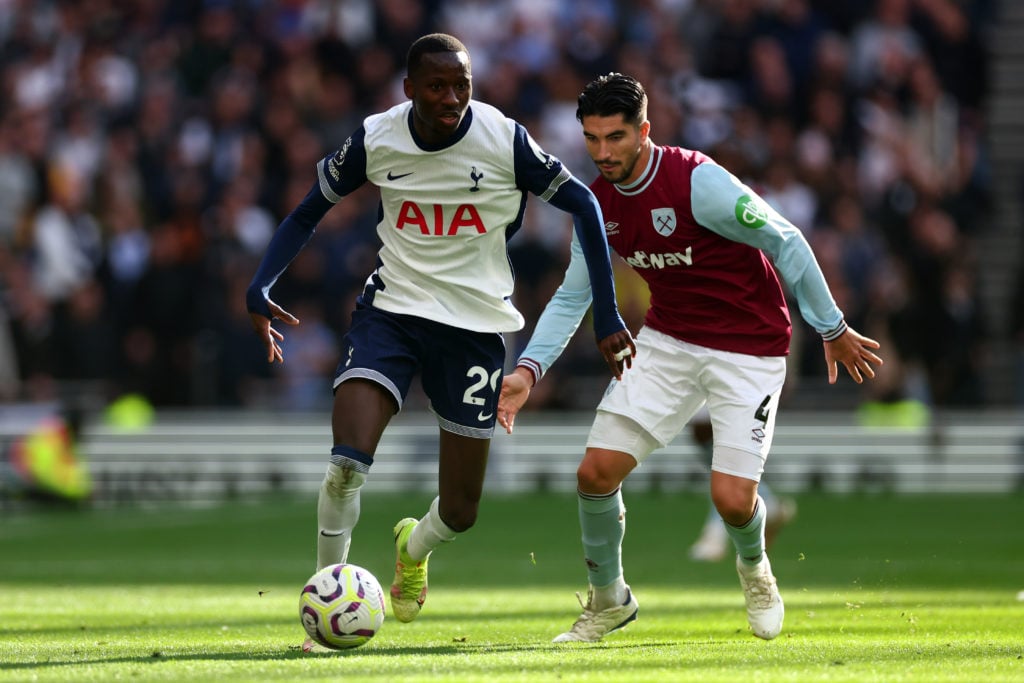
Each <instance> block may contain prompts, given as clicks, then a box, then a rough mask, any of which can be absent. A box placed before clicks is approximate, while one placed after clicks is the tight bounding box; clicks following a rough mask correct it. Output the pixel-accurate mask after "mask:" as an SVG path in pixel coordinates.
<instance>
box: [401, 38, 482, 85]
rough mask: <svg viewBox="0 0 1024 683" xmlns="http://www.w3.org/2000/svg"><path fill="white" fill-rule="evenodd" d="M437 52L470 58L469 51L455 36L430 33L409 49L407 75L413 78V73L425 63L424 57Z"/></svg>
mask: <svg viewBox="0 0 1024 683" xmlns="http://www.w3.org/2000/svg"><path fill="white" fill-rule="evenodd" d="M436 52H465V53H466V57H467V58H468V57H469V50H467V49H466V46H465V45H463V44H462V41H461V40H459V39H458V38H456V37H455V36H451V35H448V34H447V33H428V34H427V35H425V36H423V37H421V38H417V39H416V42H414V43H413V44H412V45H411V46H410V47H409V53H408V54H407V55H406V57H405V73H406V75H407V76H412V74H413V72H414V71H416V69H418V68H420V64H421V63H422V62H423V55H429V54H434V53H436Z"/></svg>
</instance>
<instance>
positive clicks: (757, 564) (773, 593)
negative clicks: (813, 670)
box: [705, 353, 785, 639]
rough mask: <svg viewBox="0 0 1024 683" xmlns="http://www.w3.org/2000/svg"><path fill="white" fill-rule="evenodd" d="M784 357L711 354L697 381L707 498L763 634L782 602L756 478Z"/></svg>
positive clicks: (753, 622)
mask: <svg viewBox="0 0 1024 683" xmlns="http://www.w3.org/2000/svg"><path fill="white" fill-rule="evenodd" d="M784 378H785V360H784V359H781V358H759V357H754V356H745V355H742V354H724V353H721V354H717V355H716V356H715V358H714V359H713V360H712V361H711V362H709V364H708V371H707V373H706V374H705V385H706V386H707V387H708V389H709V397H708V409H709V412H710V415H711V420H712V423H713V425H714V434H715V445H714V452H713V456H712V465H711V485H710V488H711V498H712V501H713V502H714V504H715V507H716V508H717V510H718V513H719V514H720V515H721V516H722V520H723V521H724V522H725V528H726V532H727V533H728V534H729V537H730V538H731V539H732V542H733V546H734V547H735V549H736V556H737V559H736V569H737V572H738V574H739V577H740V585H741V586H742V587H743V592H744V598H745V600H746V604H747V620H748V622H749V623H750V627H751V630H752V631H753V632H754V635H756V636H758V637H760V638H765V639H771V638H774V637H775V636H777V635H778V634H779V633H780V632H781V630H782V621H783V617H784V612H785V610H784V606H783V603H782V597H781V595H780V594H779V591H778V586H777V584H776V580H775V576H774V575H773V573H772V570H771V563H770V562H769V560H768V555H767V553H766V552H765V519H766V516H767V510H766V508H765V504H764V500H763V499H761V497H760V496H758V494H757V487H758V482H759V481H760V479H761V475H762V473H763V472H764V463H765V460H766V458H767V457H768V451H769V449H770V448H771V442H772V438H773V436H774V432H775V412H776V409H777V407H778V400H779V394H780V393H781V390H782V382H783V380H784Z"/></svg>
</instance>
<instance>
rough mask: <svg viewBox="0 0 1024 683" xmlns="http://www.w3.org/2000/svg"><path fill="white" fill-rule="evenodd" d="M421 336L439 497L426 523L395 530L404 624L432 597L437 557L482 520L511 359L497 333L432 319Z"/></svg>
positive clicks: (398, 601)
mask: <svg viewBox="0 0 1024 683" xmlns="http://www.w3.org/2000/svg"><path fill="white" fill-rule="evenodd" d="M417 334H418V336H419V342H420V353H421V360H422V366H423V388H424V390H425V392H426V394H427V396H428V397H429V398H430V404H431V408H432V409H433V411H434V413H435V414H436V415H437V419H438V424H439V425H440V428H441V430H440V444H439V456H438V496H437V498H435V499H434V501H433V502H432V503H431V505H430V508H429V509H428V510H427V512H426V514H424V515H423V516H422V517H421V518H420V519H418V520H417V519H416V518H413V517H408V518H406V519H403V520H401V521H399V522H398V524H397V525H396V526H395V546H396V547H395V554H396V561H395V580H394V582H393V583H392V585H391V611H392V614H394V615H395V617H396V618H397V619H398V620H399V621H412V620H413V619H415V618H416V616H417V615H418V614H419V612H420V609H421V607H422V606H423V603H424V601H425V600H426V595H427V564H428V560H429V559H430V554H431V553H432V552H433V551H434V550H435V549H436V548H438V547H439V546H440V545H441V544H443V543H447V542H449V541H452V540H454V539H455V538H456V535H457V534H460V533H463V532H465V531H467V530H469V528H470V527H472V526H473V524H475V523H476V518H477V512H478V510H479V506H480V498H481V495H482V492H483V485H484V477H485V475H486V472H487V456H488V453H489V451H490V444H491V436H492V435H493V433H494V425H495V413H496V412H497V403H498V389H499V387H500V386H501V375H502V367H503V365H504V362H505V344H504V342H503V341H502V339H501V336H500V335H497V334H490V333H477V332H468V331H466V330H461V329H457V328H452V327H449V326H447V325H440V324H437V323H427V322H423V323H420V325H419V330H418V332H417Z"/></svg>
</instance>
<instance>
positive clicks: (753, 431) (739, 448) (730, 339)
mask: <svg viewBox="0 0 1024 683" xmlns="http://www.w3.org/2000/svg"><path fill="white" fill-rule="evenodd" d="M578 104H579V107H578V109H577V112H576V116H577V118H578V119H579V120H580V122H581V123H582V124H583V136H584V140H585V142H586V146H587V151H588V153H589V154H590V156H591V158H592V159H593V161H594V163H595V164H596V165H597V168H598V170H599V171H600V173H601V177H599V178H598V179H596V180H595V181H594V182H593V184H592V185H591V189H592V190H593V191H594V194H595V195H596V196H597V198H598V200H599V201H600V202H601V209H602V211H603V212H604V218H605V221H606V222H605V231H606V234H607V236H608V243H609V245H610V246H611V247H612V248H613V249H614V250H615V251H616V253H618V254H619V256H621V257H622V258H623V259H625V260H626V262H627V263H628V264H629V265H630V266H632V267H633V269H634V270H636V272H637V273H639V274H640V276H641V277H643V278H644V280H645V281H646V282H647V285H648V287H649V288H650V292H651V300H650V308H649V309H648V311H647V314H646V316H645V318H644V325H643V328H642V329H641V330H640V332H639V333H638V334H637V338H636V347H637V354H636V356H635V358H632V359H626V360H627V365H629V366H630V367H631V368H632V369H630V370H629V371H628V372H626V373H625V374H624V375H623V377H622V378H621V380H620V381H614V382H612V383H611V384H610V385H609V387H608V390H607V391H606V392H605V395H604V398H603V399H602V400H601V402H600V404H599V405H598V407H597V414H596V416H595V419H594V424H593V426H592V428H591V431H590V436H589V437H588V440H587V449H586V453H585V455H584V457H583V460H582V462H581V463H580V465H579V468H578V470H577V483H578V487H579V500H578V506H579V518H580V525H581V526H582V531H583V548H584V554H585V559H586V563H587V567H588V570H589V585H590V589H589V593H588V598H587V601H586V602H585V603H584V602H583V600H582V598H581V600H580V602H581V603H582V606H583V614H582V615H581V616H580V617H579V619H577V620H576V622H575V623H574V624H573V626H572V628H571V629H570V630H568V631H566V632H564V633H562V634H560V635H558V636H557V637H556V638H555V642H568V641H597V640H600V639H601V638H602V637H604V636H605V635H606V634H607V633H609V632H611V631H614V630H615V629H618V628H621V627H622V626H625V625H626V624H628V623H629V622H631V621H632V620H634V619H635V618H636V616H637V612H638V607H639V603H638V601H637V599H636V597H635V596H634V595H633V592H632V591H631V590H630V587H629V586H628V585H627V584H626V582H625V579H624V577H623V571H622V539H623V536H624V534H625V507H624V505H623V501H622V494H621V490H620V487H621V485H622V482H623V480H624V479H625V478H626V476H627V475H628V474H629V473H630V472H631V471H632V470H633V469H634V468H635V467H637V466H638V465H639V464H640V463H642V462H643V461H644V459H645V458H646V457H647V456H648V455H650V454H651V452H652V451H654V450H655V449H657V448H661V447H664V446H666V445H668V444H669V443H670V442H671V441H672V439H673V438H675V436H676V435H677V434H678V433H679V432H680V431H681V430H682V429H683V427H684V426H685V425H686V423H687V422H688V421H689V420H690V418H691V417H692V416H693V415H694V414H695V413H696V412H697V411H698V410H699V409H700V408H701V407H702V406H703V405H704V404H707V407H708V413H709V415H710V418H711V423H712V426H713V430H714V446H713V455H712V467H711V469H712V471H711V484H710V485H711V498H712V500H713V501H714V504H715V507H717V509H718V511H719V513H720V514H721V516H722V519H723V520H724V521H725V523H726V529H727V531H728V533H729V536H730V537H731V539H732V542H733V545H734V546H735V548H736V569H737V571H738V573H739V578H740V585H741V586H742V588H743V592H744V597H745V600H746V608H747V620H748V622H749V624H750V628H751V630H752V631H753V633H754V635H756V636H758V637H760V638H764V639H771V638H774V637H776V636H777V635H778V634H779V633H780V631H781V630H782V622H783V617H784V607H783V602H782V597H781V595H780V594H779V590H778V586H777V584H776V580H775V576H774V574H773V572H772V568H771V564H770V563H769V561H768V557H767V555H766V554H765V538H764V520H765V514H766V510H765V505H764V501H763V500H762V499H761V497H760V496H758V494H757V483H758V481H759V480H760V478H761V474H762V472H763V471H764V463H765V459H766V458H767V456H768V450H769V448H770V447H771V443H772V435H773V432H774V428H775V415H776V409H777V408H778V403H779V394H780V392H781V391H782V384H783V381H784V379H785V372H786V354H787V353H788V352H789V342H790V334H791V326H790V318H789V311H788V309H787V306H786V300H785V298H784V296H783V290H782V287H781V285H780V283H779V280H778V277H777V276H776V269H777V270H778V273H779V274H781V276H782V279H783V280H784V281H785V283H786V285H787V286H788V287H789V288H790V290H791V291H792V293H793V295H794V296H795V297H796V299H797V302H798V304H799V307H800V313H801V314H802V315H803V317H804V319H805V320H806V321H807V322H808V323H809V324H810V325H811V326H812V327H814V328H815V329H816V330H817V331H818V332H819V333H820V334H821V337H822V341H823V344H824V352H825V362H826V364H827V366H828V381H829V383H835V381H836V379H837V369H836V364H837V363H840V364H842V365H843V366H844V367H845V368H846V370H847V371H848V372H849V373H850V376H851V377H853V379H854V381H856V382H858V383H860V382H862V381H863V377H864V376H867V377H874V376H875V372H874V369H873V368H872V364H879V365H880V364H881V363H882V360H881V359H880V358H879V357H878V356H877V355H875V354H874V353H873V350H874V349H878V348H879V344H878V342H876V341H874V340H872V339H868V338H866V337H863V336H861V335H860V334H858V333H857V332H856V331H854V330H853V329H852V328H850V327H849V326H847V324H846V322H845V321H844V319H843V314H842V311H840V310H839V308H838V307H837V306H836V304H835V301H834V300H833V298H832V295H831V293H830V292H829V289H828V285H827V284H826V282H825V279H824V277H823V276H822V273H821V269H820V268H819V267H818V264H817V261H816V260H815V258H814V254H813V252H812V251H811V248H810V246H809V245H808V244H807V241H806V240H805V239H804V237H803V235H802V234H801V232H800V231H799V230H798V229H797V228H796V227H794V226H793V225H792V224H791V223H790V222H789V221H787V220H786V219H785V218H783V217H782V216H780V215H779V214H778V213H777V212H776V211H774V210H773V209H772V208H771V207H769V206H768V205H767V204H766V203H765V202H764V201H763V200H761V199H760V198H759V197H758V196H757V194H755V193H754V192H753V191H752V190H751V189H750V188H748V187H746V186H745V185H743V183H741V182H740V181H739V180H738V179H737V178H736V177H735V176H733V175H732V174H731V173H729V172H728V171H727V170H726V169H724V168H722V167H721V166H718V165H717V164H716V163H715V162H714V161H713V160H712V159H710V158H709V157H707V156H706V155H704V154H702V153H700V152H697V151H693V150H688V149H681V148H678V147H661V146H658V145H655V144H654V143H653V142H652V140H651V138H650V136H649V135H650V122H649V121H648V120H647V95H646V93H645V91H644V88H643V86H642V85H641V84H640V83H639V82H638V81H637V80H636V79H634V78H632V77H629V76H624V75H622V74H609V75H607V76H602V77H601V78H599V79H597V80H595V81H593V82H591V83H590V84H589V85H587V87H586V88H585V89H584V91H583V93H582V94H581V95H580V97H579V103H578ZM578 246H579V245H576V244H574V245H573V255H572V258H571V260H570V263H569V268H568V270H567V272H566V276H565V280H564V281H563V283H562V285H561V286H560V287H559V289H558V291H557V292H556V293H555V295H554V297H553V298H552V300H551V301H550V302H549V304H548V306H547V308H546V309H545V311H544V313H543V314H542V315H541V318H540V320H539V321H538V323H537V327H536V329H535V330H534V333H533V335H532V337H531V339H530V342H529V343H528V344H527V347H526V348H525V349H524V351H523V353H522V355H521V357H520V359H519V362H518V365H517V367H516V369H515V371H514V372H512V373H511V374H509V375H508V376H507V377H506V378H505V380H504V382H503V386H502V391H501V399H500V402H499V406H498V420H499V422H500V423H501V424H502V426H504V427H505V429H506V430H508V431H509V432H511V430H512V426H513V422H514V420H515V416H516V413H517V412H518V410H519V408H520V407H521V406H522V405H523V403H524V402H525V401H526V399H527V397H528V396H529V391H530V388H531V387H532V386H533V384H534V383H535V382H536V381H537V380H539V379H540V378H541V377H542V376H543V374H544V372H545V371H546V370H547V368H549V367H550V366H551V363H553V362H554V361H555V359H556V358H557V357H558V355H559V354H560V353H561V352H562V350H563V349H564V348H565V345H566V343H567V342H568V339H569V337H570V336H571V335H572V334H573V332H574V331H575V330H576V327H577V326H578V325H579V322H580V320H581V318H582V316H583V313H584V312H585V311H586V309H587V306H588V305H589V301H590V292H589V287H588V280H587V277H588V276H587V273H586V269H585V268H582V262H581V260H580V256H581V255H582V252H581V251H580V250H579V248H578ZM666 534H667V535H666V538H668V539H675V540H676V541H677V542H678V543H680V544H681V543H682V539H680V538H679V536H678V534H675V533H674V527H673V526H672V525H669V526H668V527H667V528H666ZM680 552H681V553H682V552H685V550H684V549H683V548H682V547H680Z"/></svg>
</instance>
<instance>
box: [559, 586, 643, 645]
mask: <svg viewBox="0 0 1024 683" xmlns="http://www.w3.org/2000/svg"><path fill="white" fill-rule="evenodd" d="M576 599H577V600H579V601H580V607H582V608H583V614H581V615H580V618H579V619H577V620H576V623H575V624H573V625H572V628H571V629H569V630H568V631H566V632H565V633H562V634H560V635H557V636H555V638H554V640H552V641H551V642H553V643H573V642H576V643H596V642H597V641H599V640H601V638H604V637H605V636H606V635H607V634H609V633H611V632H612V631H615V630H618V629H620V628H622V627H623V626H625V625H626V624H628V623H629V622H631V621H634V620H635V619H636V615H637V612H638V611H639V610H640V603H639V602H637V599H636V598H635V597H634V596H633V591H631V590H630V589H629V586H626V600H625V602H623V603H622V604H621V605H613V606H612V607H609V608H607V609H602V610H594V609H593V604H594V588H593V587H591V588H590V589H589V590H588V591H587V602H586V604H584V602H583V596H582V595H580V594H579V593H577V594H576Z"/></svg>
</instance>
